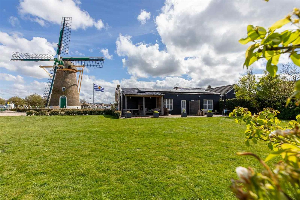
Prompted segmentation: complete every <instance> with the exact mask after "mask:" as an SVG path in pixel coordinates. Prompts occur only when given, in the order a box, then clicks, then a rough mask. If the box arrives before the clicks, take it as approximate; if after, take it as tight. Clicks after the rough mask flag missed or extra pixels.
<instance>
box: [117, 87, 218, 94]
mask: <svg viewBox="0 0 300 200" xmlns="http://www.w3.org/2000/svg"><path fill="white" fill-rule="evenodd" d="M122 92H123V94H127V95H129V94H131V95H163V94H165V93H197V94H220V93H218V92H214V91H206V90H205V89H203V88H177V89H152V88H122Z"/></svg>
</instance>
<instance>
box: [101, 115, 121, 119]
mask: <svg viewBox="0 0 300 200" xmlns="http://www.w3.org/2000/svg"><path fill="white" fill-rule="evenodd" d="M103 117H105V118H109V119H119V118H117V117H115V116H112V115H103Z"/></svg>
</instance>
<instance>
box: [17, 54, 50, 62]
mask: <svg viewBox="0 0 300 200" xmlns="http://www.w3.org/2000/svg"><path fill="white" fill-rule="evenodd" d="M11 60H13V61H36V62H37V61H54V57H53V55H50V54H34V53H32V54H30V53H19V52H15V53H13V55H12V56H11Z"/></svg>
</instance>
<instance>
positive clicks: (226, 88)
mask: <svg viewBox="0 0 300 200" xmlns="http://www.w3.org/2000/svg"><path fill="white" fill-rule="evenodd" d="M233 86H234V85H225V86H221V87H215V88H210V89H206V91H210V92H216V93H220V94H221V95H224V94H227V92H229V91H230V90H232V89H233Z"/></svg>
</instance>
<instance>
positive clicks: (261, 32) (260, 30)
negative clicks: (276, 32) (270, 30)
mask: <svg viewBox="0 0 300 200" xmlns="http://www.w3.org/2000/svg"><path fill="white" fill-rule="evenodd" d="M257 30H258V34H259V37H260V38H261V39H263V38H265V36H266V34H267V31H266V29H265V28H264V27H261V26H258V29H257Z"/></svg>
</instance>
